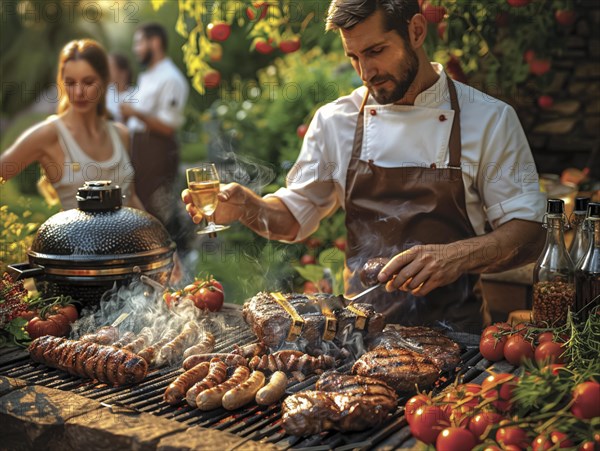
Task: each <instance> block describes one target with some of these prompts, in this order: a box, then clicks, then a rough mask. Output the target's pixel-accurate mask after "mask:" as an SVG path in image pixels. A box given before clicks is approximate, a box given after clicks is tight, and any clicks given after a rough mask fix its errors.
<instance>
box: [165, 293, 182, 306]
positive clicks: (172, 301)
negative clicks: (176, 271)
mask: <svg viewBox="0 0 600 451" xmlns="http://www.w3.org/2000/svg"><path fill="white" fill-rule="evenodd" d="M163 300H164V301H165V304H167V307H168V308H172V307H175V306H176V305H177V304H179V301H180V300H181V291H173V292H170V291H166V292H165V293H164V294H163Z"/></svg>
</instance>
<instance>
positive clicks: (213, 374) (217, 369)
mask: <svg viewBox="0 0 600 451" xmlns="http://www.w3.org/2000/svg"><path fill="white" fill-rule="evenodd" d="M226 378H227V365H225V364H224V363H223V362H221V361H220V360H219V359H212V360H211V361H210V365H209V368H208V374H207V375H206V377H205V378H204V379H202V380H201V381H200V382H197V383H195V384H194V385H193V386H192V388H190V389H189V390H188V391H187V393H186V395H185V400H186V401H187V403H188V404H189V405H190V406H192V407H196V398H197V397H198V395H199V394H200V392H202V391H204V390H206V389H208V388H212V387H215V386H217V385H219V384H220V383H221V382H224V381H225V379H226Z"/></svg>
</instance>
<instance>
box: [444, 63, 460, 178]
mask: <svg viewBox="0 0 600 451" xmlns="http://www.w3.org/2000/svg"><path fill="white" fill-rule="evenodd" d="M446 80H447V81H448V92H449V93H450V107H451V108H452V110H453V111H454V121H452V130H451V131H450V140H449V142H448V147H449V148H450V159H449V161H448V163H449V166H450V167H453V168H459V167H460V154H461V147H460V143H461V138H460V106H459V105H458V96H457V95H456V87H455V86H454V82H453V81H452V79H451V78H450V77H449V76H448V75H446Z"/></svg>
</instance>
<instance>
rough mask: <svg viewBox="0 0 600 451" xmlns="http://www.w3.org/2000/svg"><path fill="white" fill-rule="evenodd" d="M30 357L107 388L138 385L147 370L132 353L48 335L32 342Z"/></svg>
mask: <svg viewBox="0 0 600 451" xmlns="http://www.w3.org/2000/svg"><path fill="white" fill-rule="evenodd" d="M29 355H30V356H31V358H32V360H34V361H36V362H40V363H43V364H45V365H48V366H51V367H54V368H58V369H60V370H63V371H66V372H68V373H70V374H74V375H76V376H79V377H89V378H92V379H97V380H98V381H100V382H105V383H108V384H110V385H124V384H131V383H134V382H140V381H142V380H143V379H144V377H146V372H147V371H148V365H147V363H146V362H145V361H144V359H142V358H141V357H139V356H137V355H135V354H133V353H132V352H129V351H125V350H123V349H119V348H115V347H114V346H105V345H100V344H98V343H93V342H90V341H75V340H67V339H66V338H62V337H60V338H59V337H52V336H49V335H46V336H43V337H40V338H37V339H35V340H33V341H32V342H31V344H30V345H29Z"/></svg>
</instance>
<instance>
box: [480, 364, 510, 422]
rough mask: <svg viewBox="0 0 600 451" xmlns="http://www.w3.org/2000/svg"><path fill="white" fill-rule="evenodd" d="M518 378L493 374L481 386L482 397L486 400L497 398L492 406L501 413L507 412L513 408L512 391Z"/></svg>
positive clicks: (505, 374) (503, 374) (507, 374)
mask: <svg viewBox="0 0 600 451" xmlns="http://www.w3.org/2000/svg"><path fill="white" fill-rule="evenodd" d="M516 381H517V377H516V376H515V375H513V374H509V373H498V374H492V375H490V376H488V377H487V378H485V380H484V381H483V383H482V384H481V392H482V393H481V395H482V396H483V397H484V398H495V400H494V401H493V402H492V404H493V405H494V406H495V407H496V408H497V409H498V410H500V411H502V412H506V411H508V410H510V408H511V406H512V390H513V388H514V386H515V385H516Z"/></svg>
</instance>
